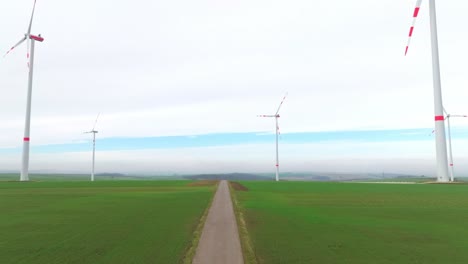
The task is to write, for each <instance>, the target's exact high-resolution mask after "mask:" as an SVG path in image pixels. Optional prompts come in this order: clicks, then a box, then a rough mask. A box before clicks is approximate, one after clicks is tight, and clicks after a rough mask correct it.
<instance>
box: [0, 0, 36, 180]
mask: <svg viewBox="0 0 468 264" xmlns="http://www.w3.org/2000/svg"><path fill="white" fill-rule="evenodd" d="M35 9H36V0H34V5H33V10H32V14H31V19H30V21H29V27H28V31H27V32H26V33H25V34H24V37H23V38H22V39H21V40H20V41H18V43H16V44H15V45H14V46H13V47H11V48H10V50H8V51H7V52H6V53H5V55H3V57H5V56H6V55H8V54H9V53H10V52H11V51H13V50H14V49H15V48H16V47H18V46H19V45H21V44H22V43H23V42H24V41H27V49H28V51H27V55H26V57H27V59H28V67H29V75H28V94H27V99H26V120H25V126H24V136H23V157H22V165H21V176H20V181H29V140H30V137H29V136H30V127H31V94H32V83H33V66H34V44H35V42H36V41H39V42H42V41H44V38H43V37H41V34H39V35H37V36H36V35H32V34H31V27H32V22H33V17H34V10H35Z"/></svg>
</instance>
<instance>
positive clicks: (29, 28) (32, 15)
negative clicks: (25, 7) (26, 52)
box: [27, 0, 36, 36]
mask: <svg viewBox="0 0 468 264" xmlns="http://www.w3.org/2000/svg"><path fill="white" fill-rule="evenodd" d="M35 9H36V0H34V5H33V10H32V14H31V20H30V21H29V27H28V34H27V35H28V36H29V34H31V27H32V22H33V17H34V10H35Z"/></svg>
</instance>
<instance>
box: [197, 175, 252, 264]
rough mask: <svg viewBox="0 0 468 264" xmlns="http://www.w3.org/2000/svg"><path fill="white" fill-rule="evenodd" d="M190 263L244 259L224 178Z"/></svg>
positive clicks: (227, 262)
mask: <svg viewBox="0 0 468 264" xmlns="http://www.w3.org/2000/svg"><path fill="white" fill-rule="evenodd" d="M192 263H193V264H243V263H244V258H243V256H242V249H241V245H240V240H239V232H238V229H237V222H236V216H235V215H234V209H233V207H232V201H231V195H230V194H229V186H228V183H227V181H225V180H223V181H221V182H220V183H219V186H218V190H217V191H216V194H215V197H214V199H213V203H212V205H211V208H210V210H209V211H208V216H207V219H206V222H205V226H204V227H203V231H202V234H201V237H200V242H199V244H198V248H197V251H196V253H195V257H194V259H193V262H192Z"/></svg>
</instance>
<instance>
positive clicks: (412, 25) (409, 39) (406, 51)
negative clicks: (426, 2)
mask: <svg viewBox="0 0 468 264" xmlns="http://www.w3.org/2000/svg"><path fill="white" fill-rule="evenodd" d="M421 2H422V0H416V7H415V8H414V12H413V23H412V24H411V27H410V31H409V34H408V42H407V43H406V48H405V56H406V54H407V53H408V48H409V45H410V42H411V37H412V36H413V31H414V25H415V24H416V18H417V17H418V14H419V8H420V7H421Z"/></svg>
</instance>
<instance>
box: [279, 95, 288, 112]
mask: <svg viewBox="0 0 468 264" xmlns="http://www.w3.org/2000/svg"><path fill="white" fill-rule="evenodd" d="M286 96H288V93H286V94H285V95H284V97H283V100H281V103H280V105H279V106H278V110H276V114H278V113H279V110H280V108H281V106H282V105H283V102H284V100H285V99H286Z"/></svg>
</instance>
